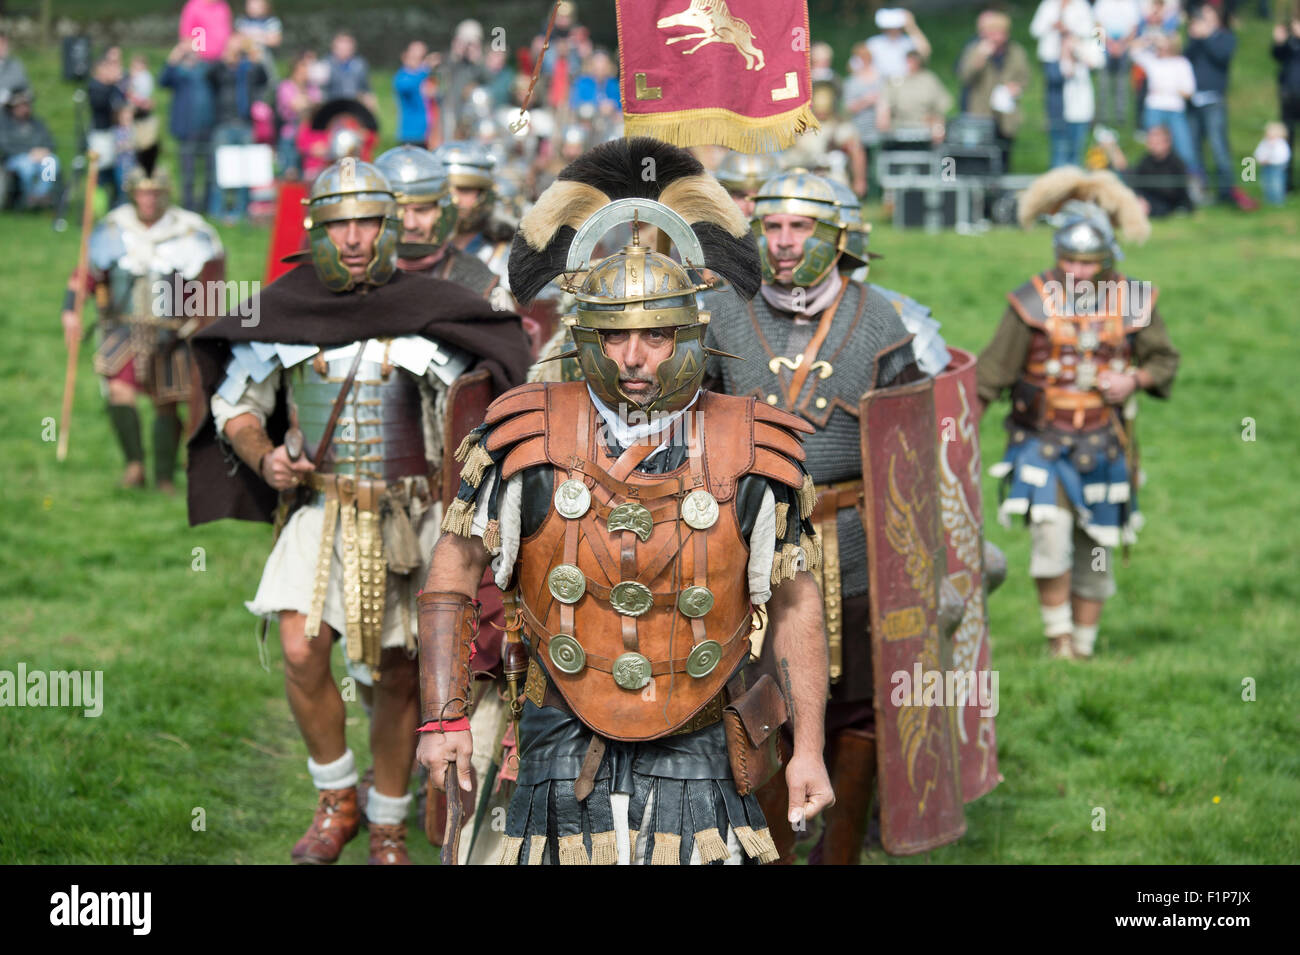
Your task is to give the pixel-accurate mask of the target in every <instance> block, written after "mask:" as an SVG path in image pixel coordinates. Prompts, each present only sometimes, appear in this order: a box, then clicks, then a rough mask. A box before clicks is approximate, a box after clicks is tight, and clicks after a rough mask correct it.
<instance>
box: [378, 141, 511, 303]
mask: <svg viewBox="0 0 1300 955" xmlns="http://www.w3.org/2000/svg"><path fill="white" fill-rule="evenodd" d="M375 165H376V166H377V167H378V169H379V171H380V172H382V173H383V174H384V177H385V178H386V179H388V181H389V182H390V183H391V184H392V186H393V192H394V194H395V195H396V196H397V208H398V212H399V213H400V214H401V217H402V238H401V241H399V242H398V244H397V267H398V268H399V269H401V270H402V271H404V272H422V273H424V274H427V275H432V276H434V277H436V278H440V279H446V280H447V281H449V282H457V283H459V284H461V285H464V286H465V287H466V288H468V289H471V290H472V291H475V292H477V293H478V294H479V295H482V296H483V297H484V298H488V299H489V300H493V299H499V294H498V295H494V294H493V293H494V291H495V290H496V289H497V288H498V287H500V284H501V278H500V276H498V275H497V274H496V273H495V272H493V271H492V270H491V269H490V268H488V267H487V265H486V264H484V263H483V261H482V260H480V259H479V258H477V257H476V256H475V255H473V254H472V253H469V252H465V251H464V250H462V249H461V248H460V246H458V245H456V243H454V242H451V241H449V240H450V239H451V237H452V236H453V235H454V234H455V231H456V223H457V221H458V219H459V210H458V208H457V206H456V202H455V199H454V198H453V197H452V194H451V187H450V185H449V184H448V181H447V167H446V166H445V164H444V163H443V162H442V160H441V159H439V158H438V157H437V156H435V155H434V154H433V153H431V152H429V150H427V149H421V148H420V147H419V146H398V147H396V148H394V149H390V150H388V152H386V153H384V154H383V155H381V156H380V157H379V158H378V159H376V160H375ZM502 292H504V289H503V290H502ZM503 301H504V303H505V307H506V308H507V309H510V308H512V307H513V300H511V299H509V298H508V297H507V298H506V299H505V300H503Z"/></svg>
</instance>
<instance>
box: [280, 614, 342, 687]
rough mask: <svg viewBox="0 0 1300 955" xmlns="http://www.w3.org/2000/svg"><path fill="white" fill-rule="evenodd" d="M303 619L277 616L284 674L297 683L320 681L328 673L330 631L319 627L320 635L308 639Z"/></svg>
mask: <svg viewBox="0 0 1300 955" xmlns="http://www.w3.org/2000/svg"><path fill="white" fill-rule="evenodd" d="M306 624H307V618H306V617H305V616H303V615H302V614H300V613H282V614H280V648H281V650H282V651H283V652H284V669H285V675H286V676H288V677H289V679H291V680H295V681H297V682H309V681H312V680H317V679H320V677H321V675H322V674H328V673H329V661H330V652H329V651H330V642H331V641H332V639H333V636H334V634H333V631H331V630H330V628H329V627H327V626H325V625H323V624H322V625H321V628H320V634H319V635H318V636H316V637H314V638H311V639H309V638H308V637H307V634H306V629H307V627H306Z"/></svg>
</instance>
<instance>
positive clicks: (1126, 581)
mask: <svg viewBox="0 0 1300 955" xmlns="http://www.w3.org/2000/svg"><path fill="white" fill-rule="evenodd" d="M922 22H923V25H924V26H926V27H927V28H930V29H932V32H934V33H935V34H936V35H937V36H944V37H947V35H948V33H953V34H955V36H954V37H951V38H948V39H947V40H945V41H944V42H945V43H946V44H947V46H943V47H941V46H940V43H939V41H938V40H936V47H937V48H942V49H947V48H949V47H951V48H952V49H954V50H955V48H956V44H958V43H959V40H960V35H961V34H963V33H964V31H965V24H966V19H965V15H964V14H963V15H962V25H961V27H960V29H957V28H953V29H951V30H949V31H947V33H944V32H943V31H940V30H936V29H934V24H932V23H928V22H926V21H925V20H923V21H922ZM1251 24H1252V25H1253V26H1254V27H1258V24H1257V22H1255V21H1251ZM814 26H815V27H816V23H814ZM1261 31H1262V28H1258V29H1253V31H1252V32H1253V34H1255V36H1254V40H1252V41H1251V42H1256V41H1258V40H1259V38H1260V36H1262V32H1261ZM949 41H950V42H949ZM1245 42H1246V41H1245V40H1244V39H1243V44H1244V43H1245ZM1256 47H1257V48H1258V42H1256ZM1243 57H1244V55H1243ZM26 58H27V61H28V66H29V69H30V71H31V72H32V74H33V76H34V77H35V78H36V79H37V83H38V84H39V83H40V82H41V81H42V78H44V79H46V80H48V81H49V82H50V83H51V84H53V83H54V61H53V59H52V58H50V57H41V58H37V57H34V56H31V55H28V56H27V57H26ZM1260 59H1261V60H1266V57H1261V58H1260ZM1234 69H1236V67H1234ZM1237 76H1238V78H1239V80H1240V81H1241V82H1240V86H1239V88H1238V89H1239V95H1236V96H1234V99H1233V108H1234V127H1233V129H1234V134H1233V136H1234V140H1233V141H1234V145H1235V146H1236V147H1237V149H1238V150H1239V151H1240V152H1242V153H1246V152H1248V151H1249V149H1248V147H1249V148H1253V145H1254V142H1255V139H1254V138H1253V137H1256V136H1257V131H1256V130H1257V127H1258V123H1256V121H1255V120H1256V118H1258V120H1259V123H1262V121H1263V119H1264V118H1267V116H1268V115H1271V110H1272V108H1273V107H1272V102H1273V100H1272V89H1271V86H1270V85H1269V83H1268V82H1267V81H1268V79H1269V77H1271V72H1270V70H1269V68H1268V67H1267V64H1266V63H1265V62H1261V63H1258V64H1254V65H1249V66H1248V65H1247V64H1246V63H1245V62H1243V63H1242V69H1241V70H1240V72H1239V73H1238V74H1237ZM1248 81H1249V82H1248ZM380 89H381V91H382V90H383V86H382V85H381V86H380ZM45 102H46V104H47V105H49V106H50V107H51V108H50V110H49V112H48V114H47V115H48V116H49V119H50V121H51V123H52V125H55V126H56V132H58V134H59V135H60V136H61V137H62V142H64V143H67V142H68V140H69V139H70V133H69V130H70V116H69V115H68V114H67V113H66V111H65V112H63V113H60V112H59V111H58V110H57V109H55V108H54V107H55V105H56V102H55V97H53V96H50V97H47V98H46V100H45ZM1238 106H1240V109H1238ZM1256 114H1258V115H1256ZM1044 149H1045V147H1044ZM1028 152H1029V150H1028V149H1026V150H1025V153H1026V161H1027V162H1028V161H1029V159H1028V155H1027V154H1028ZM1298 208H1300V206H1298V204H1297V202H1296V201H1295V200H1294V199H1293V200H1292V202H1291V203H1290V204H1289V205H1288V206H1286V207H1285V208H1283V209H1280V210H1268V211H1263V212H1259V213H1256V214H1253V215H1241V214H1238V213H1235V212H1233V211H1229V210H1224V209H1211V210H1206V211H1203V212H1201V213H1198V214H1197V215H1195V216H1193V217H1190V218H1182V219H1175V220H1172V221H1166V222H1161V223H1158V224H1156V226H1155V232H1154V237H1153V239H1152V241H1151V242H1150V243H1149V244H1148V245H1147V246H1146V247H1143V248H1131V249H1130V250H1129V257H1128V261H1127V262H1126V263H1125V268H1126V269H1127V270H1128V271H1130V272H1131V273H1132V274H1133V275H1135V276H1137V277H1139V278H1143V279H1149V280H1151V281H1152V282H1154V283H1156V284H1157V285H1158V286H1159V287H1160V288H1161V297H1160V308H1161V311H1162V313H1163V314H1164V316H1165V319H1166V322H1167V323H1168V325H1169V329H1170V333H1171V335H1172V336H1173V338H1174V341H1175V344H1176V345H1177V346H1178V347H1179V348H1180V349H1181V350H1182V354H1183V365H1182V371H1181V374H1180V377H1179V380H1178V383H1177V385H1176V386H1175V388H1174V396H1173V399H1172V401H1169V402H1157V401H1152V400H1147V401H1145V402H1144V404H1143V410H1142V415H1141V419H1140V422H1139V428H1140V433H1141V436H1142V441H1143V454H1144V462H1143V463H1144V468H1145V469H1146V470H1147V472H1148V474H1149V478H1150V480H1149V483H1148V484H1147V486H1146V488H1145V490H1144V492H1143V495H1142V505H1143V510H1144V511H1145V512H1146V516H1147V521H1148V524H1147V528H1146V530H1145V532H1144V534H1143V536H1142V539H1141V541H1140V543H1139V545H1138V547H1137V548H1136V549H1135V551H1134V553H1133V556H1132V564H1131V566H1130V567H1128V568H1122V569H1120V570H1119V571H1118V577H1119V585H1120V593H1119V596H1118V597H1117V598H1116V599H1115V600H1113V601H1112V602H1111V603H1110V605H1109V606H1108V608H1107V611H1106V615H1105V617H1104V618H1103V624H1102V637H1101V643H1100V646H1099V650H1100V653H1099V656H1098V659H1096V660H1095V661H1094V662H1092V663H1090V664H1066V663H1059V662H1051V661H1048V660H1047V659H1046V658H1045V657H1044V653H1043V643H1044V641H1043V639H1042V637H1041V635H1040V629H1039V621H1038V616H1037V611H1036V602H1035V599H1034V596H1033V589H1032V585H1031V583H1030V581H1029V579H1028V577H1027V576H1026V574H1025V570H1024V568H1025V566H1026V561H1027V550H1028V548H1027V535H1026V534H1025V533H1024V532H1023V530H1022V529H1020V528H1015V529H1004V528H1002V527H1000V526H999V525H997V523H996V522H995V521H994V520H992V518H991V517H990V519H989V522H988V531H987V533H988V536H989V538H990V539H992V540H993V541H994V542H996V543H997V544H999V545H1000V546H1001V547H1003V549H1004V550H1006V551H1007V554H1008V557H1009V560H1010V564H1011V575H1010V577H1009V579H1008V581H1007V583H1006V585H1005V586H1004V587H1003V588H1002V590H1001V591H999V592H998V594H997V595H996V597H995V598H994V599H993V601H992V602H991V614H992V627H993V634H994V650H993V664H994V666H995V667H996V668H997V669H998V670H999V671H1000V674H1001V699H1000V704H1001V713H1000V715H999V718H998V741H999V744H1000V746H999V759H1000V766H1001V770H1002V773H1003V774H1004V776H1005V782H1004V783H1003V784H1002V785H1001V786H999V787H998V788H997V789H996V790H995V791H994V792H993V793H991V794H990V795H988V796H986V797H985V798H983V799H982V800H980V801H978V802H976V803H974V804H972V805H970V806H968V807H967V819H968V834H967V835H966V837H965V838H964V839H963V840H962V841H961V842H960V843H959V844H958V845H955V846H952V847H949V848H946V849H943V850H939V851H935V852H933V853H930V854H928V855H927V856H922V857H919V858H918V859H916V860H910V861H920V862H926V861H928V862H932V863H939V862H951V863H958V862H968V863H969V862H985V863H988V862H992V863H1099V862H1105V863H1122V862H1127V863H1244V862H1270V863H1283V862H1295V861H1297V860H1298V859H1300V821H1297V818H1296V813H1295V807H1296V806H1297V805H1300V750H1298V749H1297V746H1296V740H1297V738H1298V731H1300V725H1298V718H1297V706H1296V692H1295V689H1294V688H1295V687H1296V686H1297V685H1300V662H1298V656H1297V654H1296V652H1295V649H1294V647H1295V636H1296V633H1297V632H1300V612H1298V611H1297V609H1296V607H1297V602H1298V601H1300V583H1298V582H1297V579H1298V578H1297V570H1298V568H1297V559H1296V553H1297V550H1298V545H1300V536H1298V535H1297V531H1296V521H1295V516H1294V515H1295V505H1296V500H1297V494H1296V492H1295V490H1294V481H1295V477H1296V475H1297V473H1300V451H1298V450H1297V447H1296V444H1295V440H1294V438H1295V428H1296V421H1297V420H1298V419H1300V399H1298V398H1297V395H1296V391H1295V389H1294V387H1293V384H1292V383H1293V382H1294V379H1295V374H1294V356H1295V353H1296V349H1295V346H1294V341H1295V329H1296V324H1297V320H1298V319H1300V313H1298V311H1297V297H1298V293H1300V282H1297V275H1298V274H1300V234H1298V233H1300V216H1297V210H1298ZM222 236H223V239H224V240H225V241H226V243H227V246H228V252H229V277H231V278H235V279H254V278H258V277H260V275H261V272H262V264H263V257H264V254H265V242H266V235H265V233H264V232H261V231H259V230H256V229H253V228H248V227H244V228H236V229H223V230H222ZM872 246H873V248H874V249H876V250H878V251H880V252H883V253H884V254H885V256H886V258H884V259H882V260H880V261H878V262H877V263H876V264H875V266H874V267H873V273H872V278H873V280H875V281H878V282H880V283H881V284H883V285H886V286H890V287H893V288H897V289H899V290H902V291H905V292H908V293H910V294H912V295H914V296H916V297H917V298H919V299H920V300H922V301H924V302H926V303H927V304H930V305H931V306H932V307H933V308H934V310H935V313H936V315H937V316H938V317H939V318H940V319H941V320H942V321H943V323H944V332H945V335H946V337H947V339H948V341H949V342H950V343H951V344H953V345H956V346H959V347H963V348H967V349H973V350H978V349H979V348H980V347H981V346H982V345H983V343H984V342H985V341H986V340H987V338H988V337H989V336H990V335H991V333H992V331H993V328H994V326H995V325H996V323H997V320H998V318H999V315H1000V313H1001V311H1002V307H1003V298H1002V295H1003V292H1004V291H1005V290H1007V289H1009V288H1011V287H1013V286H1014V285H1016V284H1018V283H1019V282H1020V281H1022V280H1023V279H1024V277H1025V276H1027V275H1028V274H1029V273H1030V272H1032V271H1034V270H1037V269H1039V268H1041V267H1043V266H1045V265H1047V264H1048V260H1049V249H1050V244H1049V233H1048V232H1047V231H1046V230H1045V229H1040V230H1037V231H1034V232H1030V233H1021V232H1014V231H998V232H993V233H990V234H988V235H985V236H981V237H962V236H957V235H952V234H947V235H936V236H928V235H924V234H920V233H900V232H898V231H896V230H894V229H892V228H890V227H889V226H888V225H887V224H885V223H883V222H880V221H877V225H876V228H875V231H874V233H873V238H872ZM76 253H77V236H76V235H75V228H74V229H73V230H70V231H69V232H66V233H63V234H55V233H53V232H51V231H50V229H49V225H48V222H47V221H46V220H43V219H37V218H29V217H20V216H4V217H3V218H0V289H3V295H2V296H0V327H3V328H4V329H5V331H6V332H7V334H8V335H9V339H8V341H9V346H8V347H7V348H5V349H4V350H3V351H2V352H0V408H3V409H4V410H3V412H2V413H0V414H2V415H3V417H2V419H0V420H3V422H4V427H3V429H2V430H0V461H3V462H4V465H3V487H4V498H3V499H4V510H3V514H4V519H3V520H2V521H0V619H4V620H5V621H6V625H5V626H4V627H3V628H0V669H9V670H13V669H16V667H17V665H18V663H19V662H23V663H25V664H26V666H27V668H28V670H29V671H30V670H64V669H95V670H102V671H103V674H104V676H103V679H104V697H105V699H104V708H103V714H102V715H101V716H100V717H98V718H94V719H88V718H84V717H83V716H81V715H80V711H70V710H66V709H62V710H61V709H54V708H45V709H35V708H28V709H3V710H0V747H3V752H4V754H5V755H4V757H3V759H4V762H3V771H2V772H0V778H2V779H3V783H4V786H3V795H0V862H3V863H14V862H42V863H115V862H131V863H144V862H167V863H203V862H241V863H258V862H262V863H278V862H286V861H287V860H288V851H289V848H290V846H291V845H292V843H293V841H294V840H295V839H297V837H298V836H299V835H300V834H301V832H302V830H303V829H304V828H305V826H306V824H307V822H308V819H309V816H310V811H311V806H312V791H311V785H310V782H309V781H308V779H307V774H306V764H305V758H306V753H305V750H304V747H303V745H302V742H301V740H300V738H299V736H298V733H297V731H296V728H295V727H294V725H293V722H292V719H291V718H290V715H289V711H288V706H287V704H286V702H285V700H284V695H283V687H282V672H281V666H280V661H279V652H278V649H276V647H275V636H274V632H273V633H272V638H271V643H272V647H271V652H270V672H269V673H268V672H266V671H265V670H263V669H262V667H261V666H260V665H259V661H258V653H257V648H256V643H255V625H254V621H253V618H252V617H251V616H250V615H249V614H248V613H247V612H246V611H245V610H244V609H243V607H242V603H241V601H243V600H245V599H248V598H249V597H250V596H251V595H252V593H253V590H254V588H255V585H256V581H257V578H258V575H259V573H260V570H261V566H262V561H263V560H264V558H265V555H266V553H267V551H268V550H269V546H270V539H269V529H268V528H266V527H263V526H254V525H246V524H234V523H224V524H218V525H208V526H205V527H202V528H197V529H192V528H189V527H188V526H187V524H186V521H185V509H184V504H183V499H182V498H179V497H178V498H163V497H159V496H156V495H154V494H153V493H152V492H150V493H139V492H126V491H120V490H116V489H115V488H114V484H115V482H116V479H117V476H118V472H119V470H120V465H121V460H120V455H119V453H118V451H117V448H116V446H115V444H114V442H113V439H112V436H111V434H110V431H109V428H108V422H107V419H106V417H105V416H104V414H103V411H102V407H103V401H102V399H101V397H100V394H99V383H98V382H97V380H96V379H95V378H94V376H93V374H92V372H91V368H90V361H89V354H88V352H86V351H83V355H82V362H81V365H80V376H79V379H78V389H77V405H76V414H75V418H74V423H73V430H72V433H71V444H72V450H71V454H70V455H69V458H68V460H67V461H66V462H64V463H63V464H58V463H56V462H55V456H54V452H55V445H54V443H53V442H52V441H48V440H43V438H44V437H45V435H43V432H45V431H46V430H47V419H52V418H57V417H58V413H59V401H60V396H61V389H62V375H63V368H64V362H65V357H64V349H63V344H62V336H61V334H60V332H59V329H58V309H59V302H60V299H61V297H62V289H63V286H64V282H65V281H66V278H67V275H68V273H69V271H70V270H71V269H72V268H73V265H74V263H75V260H76ZM1004 408H1005V406H1001V407H996V408H995V409H994V413H992V414H990V415H989V416H988V417H987V418H986V420H985V422H984V425H983V429H982V438H983V443H984V459H985V464H986V465H987V464H990V463H992V462H993V461H995V460H997V459H998V458H999V457H1000V455H1001V451H1002V446H1003V439H1002V431H1001V428H1000V419H1001V417H1002V413H1003V411H1004ZM1244 419H1251V421H1253V424H1254V429H1255V432H1254V437H1255V440H1253V441H1247V440H1243V428H1244V427H1245V425H1244V423H1243V422H1244ZM149 421H150V418H149V414H148V412H147V411H146V412H145V413H144V424H145V434H146V441H147V440H148V434H149V431H148V425H149ZM984 492H985V512H986V514H988V515H991V514H992V513H993V511H994V509H995V508H994V502H995V501H996V487H995V484H994V482H992V481H991V480H986V482H985V487H984ZM196 548H202V550H201V551H197V550H196ZM198 567H202V568H203V569H201V570H200V569H196V568H198ZM1248 678H1249V679H1250V680H1252V681H1253V682H1254V685H1255V691H1254V692H1255V700H1254V701H1253V702H1246V701H1243V698H1242V697H1243V681H1244V680H1247V679H1248ZM365 725H366V724H365V719H364V716H363V715H362V713H361V710H360V708H359V707H357V706H356V705H355V704H353V705H351V706H350V707H349V742H350V744H351V745H352V747H353V748H354V749H355V750H356V751H357V753H358V758H359V759H361V760H363V761H364V760H365V759H366V758H367V756H366V754H367V750H368V747H367V746H366V741H365V739H364V735H365ZM1096 808H1102V809H1104V810H1105V812H1106V828H1105V830H1104V831H1095V830H1094V828H1093V820H1094V818H1095V813H1094V810H1095V809H1096ZM196 809H202V810H203V816H204V821H205V824H206V828H204V829H202V830H196V828H195V825H196V823H195V810H196ZM411 844H412V846H413V847H414V848H415V856H416V861H419V862H432V861H433V858H434V856H433V853H432V851H431V850H429V849H428V847H427V846H425V845H424V843H423V841H422V839H420V838H418V837H414V838H412V840H411ZM364 859H365V845H364V839H358V840H357V841H356V842H354V843H353V844H352V845H351V846H349V847H348V850H347V852H346V853H345V856H344V861H347V862H362V861H364ZM870 861H873V862H885V861H894V860H888V859H887V857H885V856H884V855H883V854H881V853H879V852H878V851H877V852H875V853H872V854H871V855H870Z"/></svg>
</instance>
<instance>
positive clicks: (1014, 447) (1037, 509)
mask: <svg viewBox="0 0 1300 955" xmlns="http://www.w3.org/2000/svg"><path fill="white" fill-rule="evenodd" d="M1016 438H1020V440H1016ZM989 473H990V474H991V475H992V476H993V477H996V478H1002V479H1003V485H1002V503H1001V505H1000V506H999V507H998V519H999V521H1001V522H1002V524H1003V525H1005V526H1010V524H1011V518H1012V516H1013V515H1023V516H1024V517H1025V518H1026V519H1027V520H1028V521H1031V522H1032V521H1043V520H1048V519H1050V518H1052V517H1055V516H1056V515H1057V514H1058V513H1059V512H1060V510H1061V504H1060V501H1061V500H1062V498H1064V500H1066V501H1068V502H1069V504H1070V506H1071V507H1073V509H1074V513H1075V517H1076V519H1077V521H1078V523H1079V526H1080V527H1082V528H1083V530H1084V531H1085V532H1086V533H1087V534H1088V536H1089V537H1091V538H1092V539H1093V540H1095V541H1096V542H1097V543H1098V544H1100V545H1102V546H1103V547H1117V546H1119V545H1120V544H1132V543H1134V542H1135V541H1136V540H1137V532H1138V531H1139V530H1140V529H1141V527H1142V515H1141V514H1140V513H1139V511H1138V503H1137V494H1136V491H1135V490H1134V489H1133V488H1132V486H1131V484H1130V481H1129V470H1128V461H1127V458H1126V456H1125V454H1124V450H1123V448H1121V447H1120V446H1119V443H1118V440H1117V439H1115V438H1114V436H1113V435H1112V434H1111V433H1110V432H1108V431H1094V432H1091V433H1083V434H1054V433H1042V434H1035V433H1032V432H1027V431H1024V430H1015V431H1013V432H1012V440H1011V443H1010V444H1008V445H1007V452H1006V454H1005V455H1004V456H1003V458H1002V460H1001V461H1000V462H998V463H997V464H995V465H993V467H991V468H990V469H989ZM1061 492H1063V493H1061Z"/></svg>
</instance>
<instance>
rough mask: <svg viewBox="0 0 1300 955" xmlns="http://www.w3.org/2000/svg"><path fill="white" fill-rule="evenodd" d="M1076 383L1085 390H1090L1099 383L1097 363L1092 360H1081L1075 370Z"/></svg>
mask: <svg viewBox="0 0 1300 955" xmlns="http://www.w3.org/2000/svg"><path fill="white" fill-rule="evenodd" d="M1074 383H1075V384H1076V385H1078V386H1079V387H1080V388H1082V389H1083V390H1084V391H1089V390H1091V389H1092V388H1095V387H1096V385H1097V363H1096V362H1092V361H1081V362H1079V367H1078V368H1076V369H1075V370H1074Z"/></svg>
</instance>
